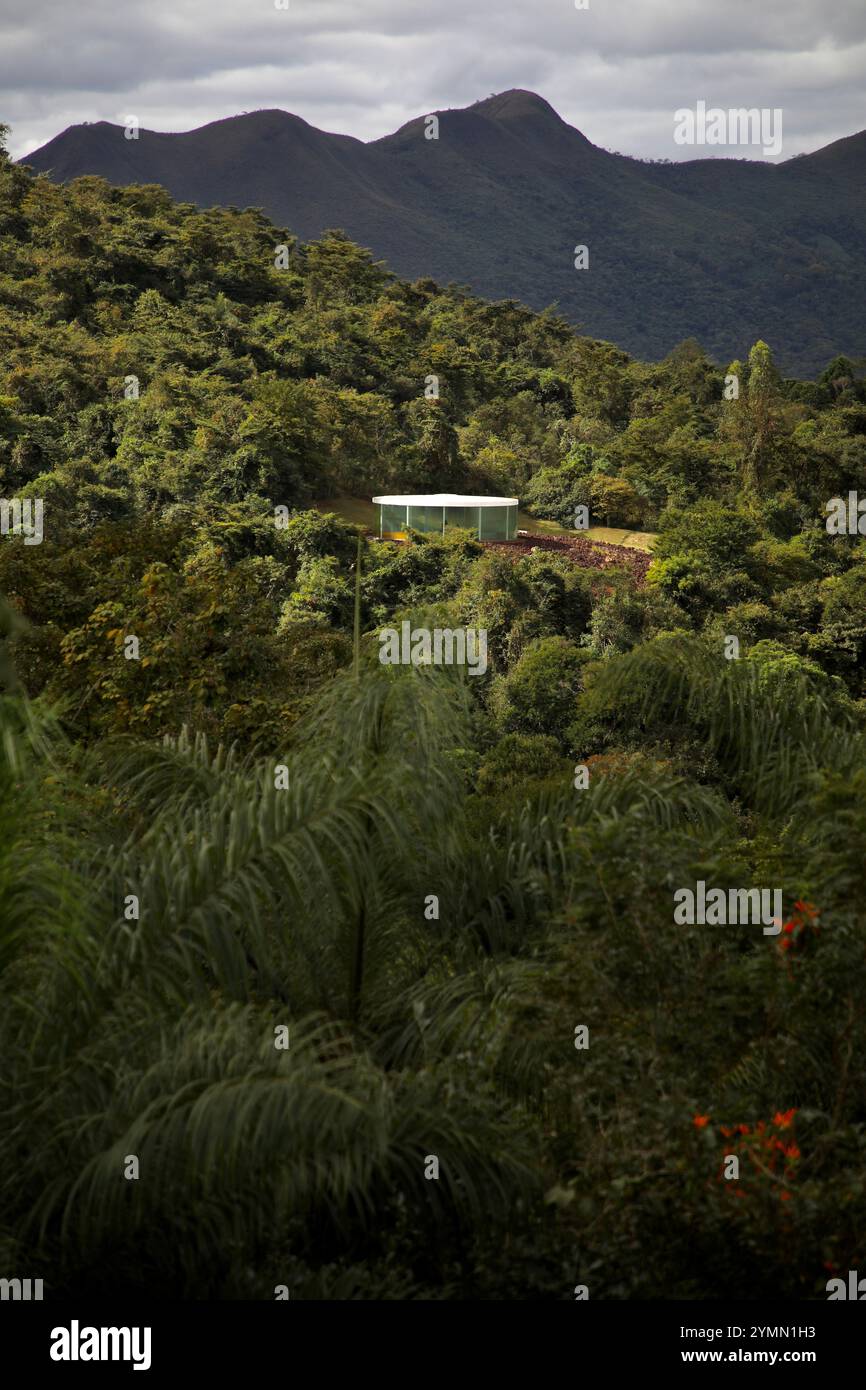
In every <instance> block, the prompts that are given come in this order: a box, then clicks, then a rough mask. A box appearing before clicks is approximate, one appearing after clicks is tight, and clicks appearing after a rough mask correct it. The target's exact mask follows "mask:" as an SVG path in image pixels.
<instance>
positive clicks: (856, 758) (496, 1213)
mask: <svg viewBox="0 0 866 1390" xmlns="http://www.w3.org/2000/svg"><path fill="white" fill-rule="evenodd" d="M281 245H283V246H285V247H287V258H286V259H287V267H286V268H285V269H278V268H277V267H276V264H275V256H276V254H277V248H278V247H279V246H281ZM0 348H2V351H0V497H2V498H3V499H6V500H7V501H8V500H9V499H13V498H14V499H18V500H22V501H26V500H27V499H30V500H31V502H32V501H35V500H36V499H41V500H42V502H43V503H44V537H43V539H42V540H41V543H38V544H28V543H27V538H26V537H24V536H22V535H13V534H9V535H6V536H4V537H3V538H2V539H0V595H3V596H4V597H3V599H2V603H0V1052H2V1056H3V1059H4V1065H3V1069H2V1076H0V1111H2V1113H3V1114H4V1116H5V1117H6V1121H7V1122H6V1123H5V1124H4V1125H3V1127H2V1131H0V1251H2V1273H3V1274H4V1277H5V1276H9V1277H11V1276H13V1275H15V1274H18V1275H20V1276H22V1277H31V1278H37V1277H43V1278H44V1280H45V1285H46V1297H48V1298H50V1297H57V1296H67V1297H69V1296H76V1297H78V1296H84V1295H92V1296H95V1295H99V1294H106V1295H112V1296H117V1294H118V1291H122V1293H123V1296H124V1297H128V1296H134V1295H137V1294H138V1295H151V1296H159V1297H177V1298H193V1299H197V1298H214V1299H218V1298H249V1299H272V1298H273V1297H274V1296H275V1290H277V1289H285V1290H288V1291H289V1292H290V1295H291V1298H292V1299H388V1300H404V1299H421V1298H433V1299H445V1300H456V1299H467V1300H488V1299H506V1300H512V1299H514V1300H519V1301H523V1300H526V1299H531V1300H535V1299H541V1300H563V1299H565V1300H571V1299H573V1298H574V1297H575V1289H576V1288H581V1289H586V1290H588V1292H589V1296H590V1297H591V1298H592V1299H598V1298H602V1299H604V1298H607V1299H634V1298H666V1299H676V1298H688V1299H691V1298H695V1299H706V1298H745V1299H750V1298H772V1299H803V1298H806V1299H808V1298H816V1297H817V1298H823V1297H825V1296H826V1295H825V1292H824V1290H825V1284H826V1280H827V1278H828V1277H829V1275H828V1271H836V1270H840V1271H842V1272H843V1274H844V1272H845V1271H847V1270H849V1269H857V1268H858V1267H859V1268H862V1267H863V1265H862V1261H863V1260H864V1258H866V1252H864V1247H863V1231H864V1230H866V1081H864V1078H866V1070H864V1067H863V1058H864V1047H866V1005H864V999H866V989H864V986H866V978H864V964H866V961H864V954H866V914H864V908H863V898H862V893H861V891H860V890H861V873H862V865H863V862H864V850H866V749H864V701H866V550H864V542H863V538H862V537H860V536H859V535H853V536H849V535H839V536H832V535H830V534H828V531H827V529H826V526H825V507H826V503H827V502H828V501H829V499H831V498H832V497H835V496H839V495H842V496H846V497H847V494H848V492H849V491H852V490H854V491H856V490H857V489H858V488H859V489H860V490H861V492H862V493H864V494H866V383H864V381H863V379H862V377H861V376H859V375H858V372H857V370H856V367H855V365H853V364H852V363H851V362H850V361H848V360H846V359H845V358H843V357H836V358H834V359H833V360H832V361H831V362H830V363H829V364H828V365H827V367H826V368H825V369H824V370H823V371H822V372H821V373H820V375H819V377H818V379H817V381H814V382H803V381H797V380H794V379H790V378H785V377H782V376H781V375H780V374H779V373H778V371H777V369H776V367H775V365H774V361H773V354H772V351H771V348H770V347H769V346H768V345H767V344H766V343H765V342H763V341H757V342H756V343H755V344H754V345H752V347H751V350H750V352H749V354H748V358H747V360H744V361H742V362H738V363H734V364H730V365H728V364H726V367H725V368H724V369H719V367H718V366H716V365H714V364H713V363H712V362H711V361H710V360H709V359H708V357H707V356H706V354H705V353H704V351H703V350H702V348H701V346H700V345H699V344H698V343H696V342H686V343H683V344H681V345H680V346H679V347H678V348H677V349H676V350H675V351H673V352H672V353H670V354H669V355H668V356H667V357H666V358H665V360H664V361H663V362H661V363H659V364H656V365H648V364H645V363H641V362H639V361H635V360H633V359H631V358H630V357H628V356H627V355H626V354H625V353H624V352H622V351H620V350H618V349H616V348H613V347H611V346H610V345H609V344H606V343H603V342H598V341H596V340H594V339H590V338H586V337H581V336H578V335H576V334H575V333H574V332H573V330H572V329H571V328H570V327H569V326H568V324H567V323H565V322H564V321H563V320H562V319H560V318H558V317H556V316H555V315H552V314H540V315H537V314H533V313H532V312H530V311H529V310H527V309H525V308H522V307H520V306H519V305H517V304H515V303H513V302H511V301H506V302H499V303H486V302H484V301H482V300H480V299H477V298H475V297H473V296H472V295H471V294H469V293H468V292H467V291H464V290H462V289H460V288H456V287H454V286H450V287H447V288H444V289H443V288H441V287H440V286H438V285H437V284H436V283H434V282H433V281H432V280H429V279H425V280H420V281H416V282H414V283H411V284H410V283H406V282H403V281H400V280H398V279H395V278H394V277H393V276H391V275H390V274H388V273H386V272H385V271H384V270H383V268H382V267H381V266H379V265H377V264H376V262H375V261H374V260H373V259H372V258H371V256H370V254H369V253H368V252H366V251H364V250H363V249H361V248H359V247H358V246H356V245H354V244H353V243H352V242H351V241H349V240H348V239H347V238H346V237H345V236H344V235H342V234H338V233H329V234H327V235H324V236H322V237H321V238H320V239H319V240H317V241H314V242H309V243H302V242H299V241H297V240H295V238H294V237H293V236H292V235H291V234H290V233H289V231H288V230H287V229H285V228H282V227H274V226H272V225H271V224H270V223H269V222H268V221H267V219H266V218H265V216H264V215H263V214H262V213H260V212H256V211H251V210H249V209H247V210H238V209H231V208H229V209H212V210H209V211H202V210H200V209H198V208H196V207H194V206H192V205H190V204H178V203H175V202H173V201H172V199H171V197H170V196H169V195H168V193H166V192H165V190H163V189H161V188H159V187H154V186H136V185H134V186H130V187H124V188H111V187H109V185H108V184H106V183H104V182H103V181H102V180H100V179H98V178H92V177H88V178H82V179H79V180H76V181H75V182H73V183H72V184H70V185H69V187H60V186H58V185H56V184H54V183H52V182H50V181H48V180H47V179H41V178H39V179H34V178H32V177H31V176H30V175H29V174H27V173H25V172H24V171H23V170H22V169H20V168H18V167H16V166H14V165H12V164H11V163H10V162H9V161H6V160H0ZM433 376H435V377H437V378H438V385H439V394H438V398H436V397H434V398H428V397H427V396H425V387H426V386H427V385H429V378H430V377H433ZM726 376H727V377H729V378H732V379H733V378H736V382H737V386H738V392H737V395H736V399H734V398H731V399H725V394H724V393H725V377H726ZM729 387H730V383H729ZM404 488H405V489H407V490H412V491H427V490H429V491H438V490H443V491H444V490H457V491H485V490H488V491H491V492H496V493H501V494H507V495H516V496H519V497H520V498H521V501H522V503H523V504H524V505H526V506H528V507H530V508H531V509H532V511H533V512H534V513H535V514H536V515H537V516H540V517H545V518H548V519H550V520H553V521H557V522H559V523H560V524H561V525H562V526H563V527H568V526H570V525H571V524H572V523H573V520H574V515H575V509H576V508H577V507H580V506H586V507H588V508H589V511H590V514H591V518H592V520H593V521H595V522H596V523H597V524H599V525H609V526H611V527H616V528H629V529H636V530H650V531H653V532H657V533H658V538H657V540H656V543H655V547H654V550H653V558H652V562H651V564H650V565H649V573H648V576H647V577H646V582H642V583H641V584H637V583H636V582H635V581H634V580H633V578H632V577H631V574H630V572H629V571H628V569H626V568H617V567H616V566H613V567H607V568H598V569H581V568H579V567H576V566H574V565H573V564H571V563H569V561H568V559H567V558H565V557H564V556H561V555H558V554H555V553H550V552H545V551H543V550H541V549H539V550H538V551H537V552H536V553H534V554H528V555H520V556H517V557H515V555H513V554H509V553H506V551H504V550H503V551H500V550H495V549H487V550H486V549H483V548H482V547H481V546H479V545H478V544H477V543H476V542H474V541H473V540H472V539H471V537H470V536H469V535H468V534H467V533H461V532H456V533H451V534H449V535H447V536H446V537H445V538H444V539H442V538H439V537H435V538H425V537H422V536H416V537H414V538H413V539H412V540H411V541H410V543H409V544H406V545H404V546H399V547H398V546H390V545H382V544H376V543H368V542H366V541H365V540H364V539H363V537H361V536H360V535H359V529H358V527H357V526H355V525H352V524H351V523H350V522H347V521H346V520H344V519H342V518H341V517H339V516H337V515H333V514H329V513H327V512H326V511H324V512H323V511H322V510H320V508H321V507H322V506H327V501H328V498H337V497H338V496H345V495H348V496H354V497H369V496H370V495H372V493H374V492H377V491H399V490H400V489H404ZM314 499H315V501H316V503H317V506H316V507H313V506H312V505H311V504H312V502H313V500H314ZM647 558H648V557H647ZM406 620H409V621H410V623H411V624H412V625H413V626H416V627H422V628H428V629H429V628H431V627H442V628H450V629H454V628H458V627H461V626H467V627H471V628H473V629H483V630H484V631H485V632H486V634H487V651H488V660H487V666H486V670H485V671H484V673H483V674H472V673H471V672H470V671H469V670H467V668H466V667H459V666H435V665H427V666H424V665H421V666H412V665H407V666H386V665H383V664H382V663H381V662H380V660H379V653H380V642H379V640H378V638H379V633H380V629H381V628H383V627H384V626H396V627H397V628H399V627H400V626H401V624H402V623H403V622H404V621H406ZM734 638H736V644H735V646H736V649H735V647H734V646H732V639H734ZM699 882H704V883H706V884H708V885H714V886H716V887H717V888H719V889H722V890H728V889H742V890H745V889H749V888H752V887H758V888H765V889H771V890H774V891H775V890H778V891H779V892H780V893H781V895H782V910H781V914H780V915H781V919H782V920H781V921H779V923H778V924H777V925H778V928H779V930H778V931H777V932H770V933H768V932H766V931H764V930H763V929H762V928H761V926H760V925H754V924H742V925H707V924H701V923H697V924H695V925H688V924H682V923H681V922H678V921H677V919H676V918H675V915H674V910H675V894H676V893H677V892H678V891H680V890H683V889H694V888H695V886H696V884H697V883H699ZM732 1155H733V1156H735V1157H737V1158H738V1159H739V1176H738V1177H737V1178H735V1179H730V1178H729V1177H727V1176H726V1175H725V1170H726V1169H727V1167H728V1166H729V1165H728V1163H727V1159H728V1158H729V1157H730V1156H732Z"/></svg>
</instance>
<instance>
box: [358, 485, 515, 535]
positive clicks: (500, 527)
mask: <svg viewBox="0 0 866 1390" xmlns="http://www.w3.org/2000/svg"><path fill="white" fill-rule="evenodd" d="M373 501H374V502H375V503H377V505H378V507H379V535H380V537H381V538H382V539H383V540H405V538H406V537H407V536H408V534H409V532H410V531H424V532H427V533H430V532H434V533H438V534H439V535H442V536H444V535H445V532H446V530H447V529H448V527H455V526H459V527H460V528H461V529H462V530H465V531H474V533H475V535H476V537H477V538H478V540H480V541H510V540H513V539H514V537H515V536H516V534H517V498H516V497H461V496H460V495H459V494H458V493H453V492H436V493H428V494H427V495H426V496H425V495H423V494H421V493H415V494H410V495H407V496H399V497H374V498H373Z"/></svg>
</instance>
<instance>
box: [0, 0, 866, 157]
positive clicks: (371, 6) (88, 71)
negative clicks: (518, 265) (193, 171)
mask: <svg viewBox="0 0 866 1390" xmlns="http://www.w3.org/2000/svg"><path fill="white" fill-rule="evenodd" d="M588 3H589V9H588V10H577V9H576V8H575V0H288V9H287V10H278V9H276V6H275V0H132V3H130V0H0V120H4V121H6V122H7V123H8V124H10V125H11V126H12V128H13V130H12V138H11V149H12V152H13V154H14V155H15V156H16V157H20V156H21V155H23V154H26V153H28V152H30V151H32V150H34V149H36V148H37V147H38V146H39V145H42V144H44V143H45V142H46V141H47V140H49V139H51V137H52V136H54V135H56V134H58V133H59V132H60V131H61V130H64V129H65V128H66V127H67V126H69V125H74V124H76V123H78V122H80V121H98V120H108V121H115V122H118V123H123V122H125V120H126V118H127V117H128V116H129V115H135V116H137V117H138V119H139V121H140V123H141V125H142V126H143V127H145V128H149V129H152V130H191V129H193V128H194V127H196V126H200V125H204V124H205V123H206V122H207V121H211V120H216V119H219V118H221V117H223V116H231V115H235V114H237V113H238V112H241V111H255V110H259V109H261V108H263V107H281V108H282V109H283V110H285V111H291V112H293V113H294V114H295V115H298V116H302V117H303V118H304V119H305V120H307V121H309V122H310V123H311V124H312V125H316V126H319V127H320V128H321V129H323V130H330V131H340V132H343V133H346V134H349V135H355V136H357V137H358V138H360V139H362V140H371V139H376V138H377V137H379V136H381V135H387V134H389V133H390V132H391V131H393V130H395V129H397V128H398V127H399V126H400V125H402V124H403V123H404V122H405V121H407V120H410V119H411V118H413V117H414V116H418V115H422V114H426V113H427V112H430V111H434V110H441V109H445V108H447V107H454V106H466V105H468V104H469V103H471V102H473V101H476V100H478V99H479V98H480V97H486V96H489V95H490V94H491V93H493V92H501V91H504V90H506V89H508V88H510V87H526V88H529V89H530V90H532V91H535V92H538V93H539V94H540V95H541V96H543V97H545V98H546V99H547V100H548V101H549V102H550V103H551V105H552V106H554V107H555V108H556V110H557V111H558V112H559V113H560V115H561V116H562V117H563V118H564V119H565V120H567V121H568V122H569V123H570V124H571V125H574V126H576V127H577V128H578V129H579V130H582V131H583V133H584V134H585V135H586V136H588V138H589V139H590V140H592V141H593V142H594V143H595V144H597V145H602V146H604V147H606V148H607V149H614V150H619V151H621V152H622V153H623V154H634V155H642V156H651V157H654V158H662V157H665V158H671V159H680V158H694V157H695V151H694V150H690V149H689V148H686V147H682V146H678V145H676V144H675V143H674V141H673V130H674V117H673V113H674V111H675V110H676V109H677V108H680V107H694V106H695V103H696V102H698V101H699V100H703V101H706V102H707V104H708V105H710V106H720V107H723V108H725V109H727V108H730V107H740V106H747V107H755V106H756V107H770V108H775V107H780V108H782V110H783V113H784V116H783V122H784V145H783V149H782V155H781V157H782V158H790V157H791V156H792V155H795V154H798V153H800V152H801V151H804V150H806V151H809V150H815V149H819V148H820V147H821V146H822V145H826V144H828V143H829V142H830V141H831V140H836V139H838V138H840V137H841V136H843V135H851V134H853V133H854V132H855V131H858V130H862V129H863V128H864V127H866V109H864V105H866V104H864V100H863V94H864V91H866V0H588ZM699 153H704V154H709V153H722V151H716V150H706V151H701V152H699ZM732 153H737V154H742V155H748V156H749V157H750V158H751V157H753V158H761V157H762V155H761V152H760V150H757V149H755V150H752V149H742V150H734V151H732Z"/></svg>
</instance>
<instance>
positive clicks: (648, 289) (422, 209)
mask: <svg viewBox="0 0 866 1390" xmlns="http://www.w3.org/2000/svg"><path fill="white" fill-rule="evenodd" d="M672 115H673V113H672ZM436 118H437V120H438V123H439V124H438V129H437V130H436V131H435V132H434V131H433V130H432V129H431V126H430V124H429V118H428V117H427V116H425V115H423V114H421V113H419V115H418V117H417V118H416V119H415V120H412V121H409V122H408V123H407V124H406V125H404V126H403V127H401V129H400V130H397V131H395V132H394V134H392V135H388V136H386V137H385V138H383V139H381V140H374V141H371V142H370V143H368V144H364V143H363V142H362V141H361V140H357V139H355V138H353V137H352V136H349V135H334V134H329V133H327V132H325V131H322V130H317V129H316V128H315V127H313V126H311V125H308V124H307V122H306V121H303V120H301V119H300V118H299V117H298V116H293V115H291V114H289V113H288V112H286V111H273V110H272V111H252V112H248V113H245V114H244V115H240V116H231V117H228V118H227V119H225V120H220V121H214V122H212V123H210V124H209V125H206V126H203V127H201V129H199V130H191V131H184V132H181V133H177V134H166V133H161V132H157V131H152V130H146V129H141V130H139V131H138V132H137V138H136V139H127V138H125V135H126V132H125V130H124V127H123V126H119V125H111V124H110V123H109V122H107V121H98V122H96V123H95V124H93V125H88V124H85V125H78V126H72V127H70V128H69V129H68V130H65V131H63V132H62V133H61V134H60V135H58V136H56V137H55V139H53V140H51V141H49V143H48V144H47V145H44V146H43V147H42V148H41V149H39V150H36V151H34V152H33V153H32V154H30V155H28V156H27V159H26V163H27V164H28V165H29V166H30V167H31V168H33V169H34V170H35V171H36V172H38V173H43V174H47V175H49V176H50V177H51V178H54V179H57V180H59V181H68V180H70V179H74V178H76V177H79V176H81V175H84V174H97V175H100V176H101V177H103V178H105V179H107V180H108V181H109V182H110V183H112V184H116V185H128V184H134V183H158V184H160V185H162V186H163V187H164V188H166V189H168V191H169V192H170V193H171V194H172V195H173V196H174V197H175V198H180V199H183V200H186V201H188V202H191V203H196V204H197V205H199V206H200V207H211V206H214V205H220V204H234V205H236V206H237V207H246V206H253V207H260V208H262V209H263V211H264V212H266V213H267V214H268V216H270V217H272V218H274V219H275V220H276V221H278V222H291V226H292V229H293V231H294V232H295V233H296V234H297V235H298V236H300V237H302V238H303V239H304V240H305V241H310V240H313V239H315V238H318V237H319V236H321V235H322V233H323V232H324V231H325V230H326V229H327V228H329V227H342V228H344V229H345V231H346V232H347V234H348V235H349V236H350V237H352V239H353V240H354V241H356V242H359V243H360V244H361V245H363V246H369V247H371V248H372V251H373V253H374V255H376V256H380V257H382V258H384V260H385V261H387V264H388V266H389V267H390V268H391V269H392V270H393V271H395V272H396V273H397V274H399V275H402V276H404V277H406V278H409V279H412V278H414V277H416V276H418V275H432V276H434V277H435V278H436V279H438V280H440V281H441V282H443V283H447V282H449V281H457V282H459V283H460V284H466V285H468V286H469V287H470V288H471V289H472V290H473V291H474V292H475V293H476V294H482V295H486V296H488V297H490V298H502V297H508V298H514V299H519V300H522V301H523V302H524V303H526V304H528V305H529V306H530V307H531V308H533V309H538V310H540V309H544V308H545V307H546V306H548V305H554V306H556V307H557V308H558V311H559V312H560V313H561V314H562V315H563V316H564V317H565V318H566V319H567V320H568V321H569V322H570V323H571V324H573V325H574V326H576V327H577V328H578V329H579V330H580V331H582V332H585V333H590V334H592V335H593V336H595V337H598V338H605V339H609V340H610V341H611V342H614V343H616V344H617V345H618V346H619V347H621V348H624V349H627V350H628V351H629V352H632V353H635V354H637V355H639V356H642V357H648V358H652V359H660V358H663V357H665V356H666V355H667V353H669V352H670V351H671V350H672V349H673V348H674V347H675V346H676V344H677V343H679V342H681V341H682V340H683V339H685V338H688V337H695V338H698V339H699V340H700V342H701V343H702V344H703V346H704V348H705V349H706V350H707V351H708V352H709V353H710V354H711V356H713V357H714V358H715V359H717V360H719V361H723V360H724V359H725V358H729V357H740V356H744V355H745V353H746V352H747V351H748V349H749V348H750V347H751V345H752V343H753V342H755V341H756V340H757V339H759V338H763V339H767V340H768V341H771V342H772V343H773V345H774V348H775V350H776V353H777V356H778V360H779V362H780V364H781V365H782V367H783V369H784V370H785V371H786V372H791V373H794V372H797V373H800V374H803V375H809V376H811V375H813V374H814V373H816V372H818V371H820V370H821V368H822V367H823V366H824V365H825V364H826V362H827V361H828V360H829V359H830V358H831V357H832V356H833V355H834V354H835V353H838V352H845V353H847V354H848V355H850V356H855V357H861V358H862V357H863V356H864V355H866V337H864V329H863V315H862V312H861V307H862V305H863V302H864V298H866V244H864V239H863V233H862V228H863V226H864V222H866V131H861V132H860V133H859V134H857V135H851V136H849V137H848V138H846V139H843V140H837V141H836V142H834V143H833V144H832V145H828V146H827V147H826V148H825V149H821V150H817V151H815V152H814V153H811V154H807V155H800V156H797V157H796V158H794V159H785V160H783V161H782V162H780V163H778V164H773V163H770V162H769V161H767V160H765V159H764V158H763V157H762V155H761V151H760V149H759V148H758V147H754V146H743V147H742V148H743V154H744V156H747V157H744V158H742V159H719V158H712V157H709V158H708V157H707V156H708V155H709V156H712V155H713V153H714V147H712V146H709V147H696V148H695V150H694V154H695V156H697V157H695V158H693V159H689V160H685V161H683V162H670V161H665V160H658V161H652V160H639V159H630V158H628V157H626V156H625V155H622V154H615V153H612V152H611V151H610V150H605V149H600V148H598V146H596V145H593V144H592V143H591V142H590V141H589V140H587V139H586V137H585V136H584V135H582V134H581V132H580V131H579V130H575V129H574V127H572V126H570V125H567V124H566V122H565V121H563V120H562V119H561V118H560V117H559V116H558V115H557V113H556V112H555V111H554V110H553V108H552V107H551V106H550V105H549V103H548V102H546V101H545V100H544V99H543V98H542V97H540V96H537V95H536V94H535V93H534V92H527V91H521V90H515V91H508V92H500V93H499V94H498V95H496V96H492V97H488V98H485V100H483V101H478V102H475V103H474V104H473V105H472V106H469V107H466V108H465V109H456V110H446V111H440V112H438V113H436ZM672 124H673V122H672ZM431 134H435V136H436V138H435V139H431V138H428V137H429V136H430V135H431ZM671 153H672V154H674V153H678V147H677V146H675V145H674V144H673V142H672V143H671ZM579 246H580V247H585V248H587V253H588V265H587V267H586V268H584V269H580V270H577V269H575V259H576V256H575V251H576V248H577V247H579Z"/></svg>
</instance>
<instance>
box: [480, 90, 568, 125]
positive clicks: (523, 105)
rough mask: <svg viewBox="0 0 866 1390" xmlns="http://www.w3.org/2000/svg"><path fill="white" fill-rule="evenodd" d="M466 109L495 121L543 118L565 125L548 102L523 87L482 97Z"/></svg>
mask: <svg viewBox="0 0 866 1390" xmlns="http://www.w3.org/2000/svg"><path fill="white" fill-rule="evenodd" d="M467 109H468V110H469V111H476V112H480V113H481V114H483V115H485V116H490V117H491V118H492V119H493V120H495V121H503V120H505V121H514V120H523V119H525V118H526V117H527V116H536V117H537V116H543V117H545V119H547V120H549V121H555V122H556V124H557V125H564V124H565V122H564V121H563V120H562V117H561V116H558V115H557V113H556V112H555V111H554V109H553V107H552V106H551V105H550V102H549V101H545V100H544V97H540V96H538V94H537V93H536V92H528V91H526V89H525V88H523V87H512V88H511V89H510V90H509V91H507V92H497V93H494V94H492V95H491V96H489V97H484V99H483V100H482V101H476V102H473V103H472V105H471V106H470V107H468V108H467Z"/></svg>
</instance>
